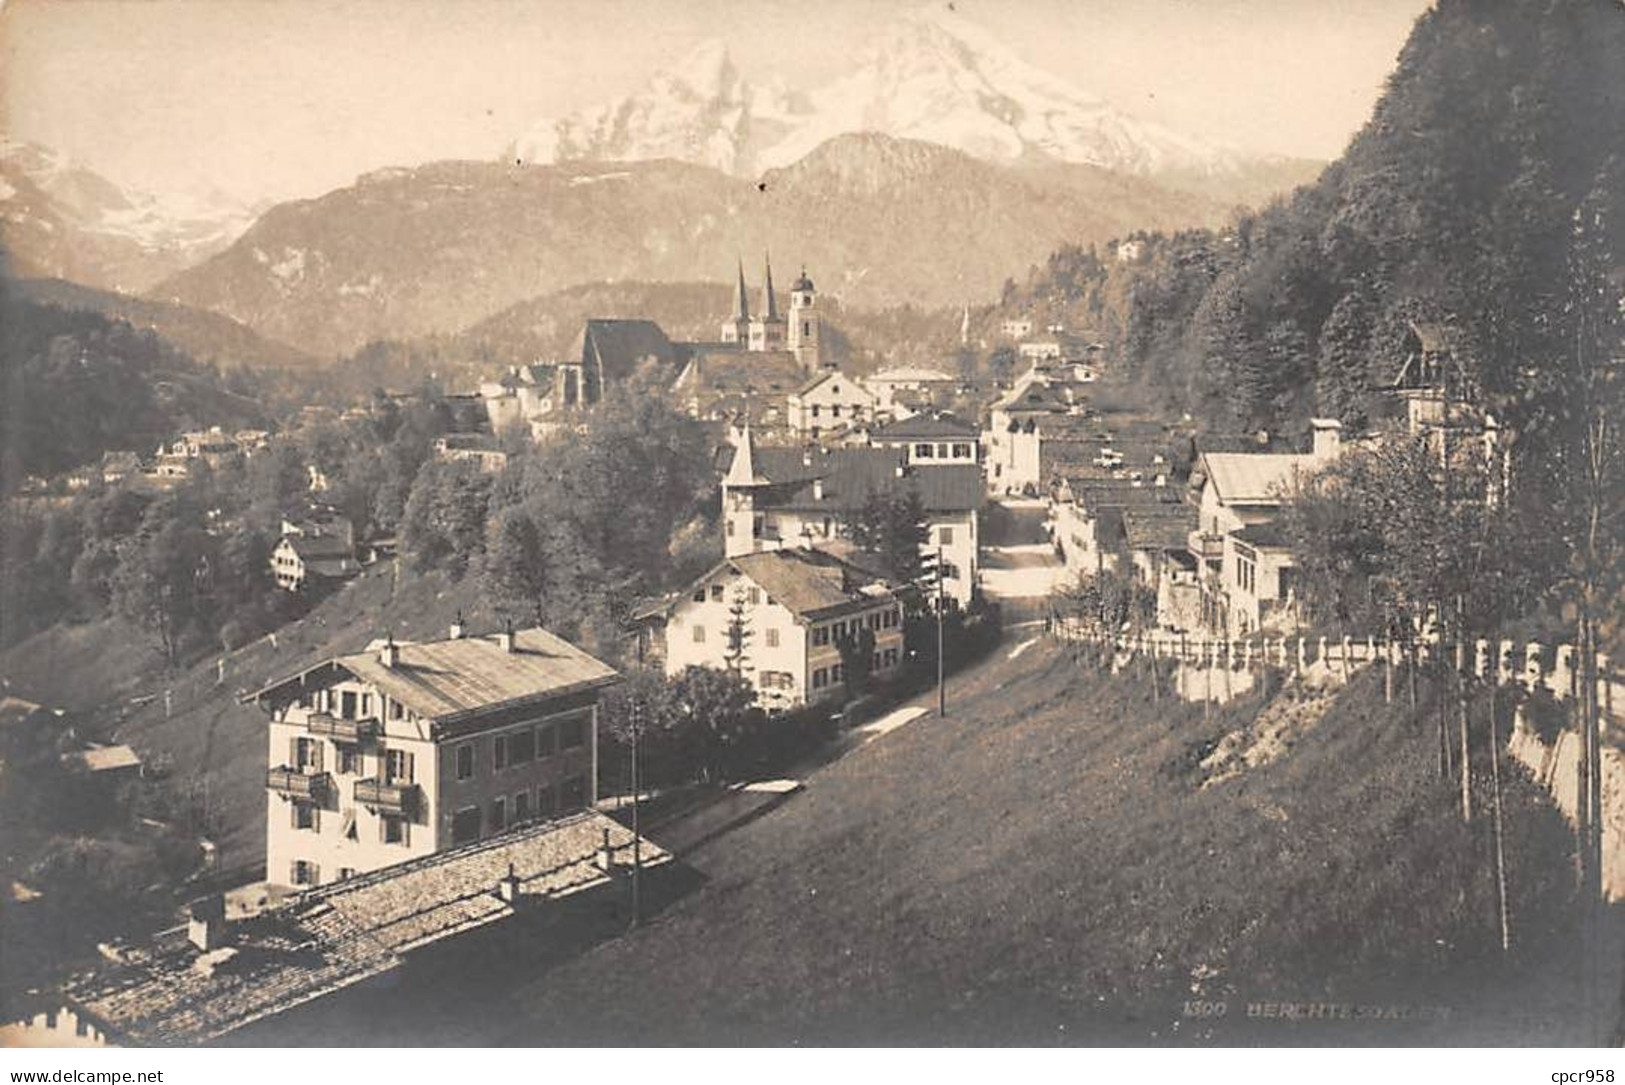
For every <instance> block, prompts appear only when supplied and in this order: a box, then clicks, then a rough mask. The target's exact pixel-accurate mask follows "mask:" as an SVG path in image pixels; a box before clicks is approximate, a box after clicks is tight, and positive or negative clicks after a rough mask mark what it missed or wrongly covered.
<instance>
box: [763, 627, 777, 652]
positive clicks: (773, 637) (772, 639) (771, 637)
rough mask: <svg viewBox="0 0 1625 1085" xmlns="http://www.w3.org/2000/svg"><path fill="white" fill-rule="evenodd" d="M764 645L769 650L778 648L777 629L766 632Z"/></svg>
mask: <svg viewBox="0 0 1625 1085" xmlns="http://www.w3.org/2000/svg"><path fill="white" fill-rule="evenodd" d="M766 644H767V646H768V647H769V648H777V647H778V646H779V631H778V630H777V629H769V630H768V631H767V635H766Z"/></svg>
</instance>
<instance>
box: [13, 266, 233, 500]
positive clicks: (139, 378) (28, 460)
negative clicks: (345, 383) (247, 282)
mask: <svg viewBox="0 0 1625 1085" xmlns="http://www.w3.org/2000/svg"><path fill="white" fill-rule="evenodd" d="M0 373H3V375H4V382H3V384H0V387H3V388H4V389H5V392H4V398H3V402H4V407H3V410H0V465H3V470H0V487H3V488H4V489H5V490H10V489H12V488H14V487H15V486H16V485H17V484H18V483H20V482H21V480H22V479H23V478H24V477H25V476H27V475H49V474H53V473H56V472H59V471H64V470H68V469H71V468H73V467H76V466H79V465H80V464H84V463H88V462H90V461H92V460H95V459H96V458H98V457H99V456H101V454H102V453H103V452H106V451H108V450H111V449H129V450H136V451H143V452H151V451H152V449H153V448H154V447H155V446H156V445H157V443H158V442H160V441H163V440H166V439H169V438H171V437H173V436H174V435H175V434H176V433H177V432H179V431H181V430H184V429H188V428H192V427H197V426H205V425H218V426H222V427H225V428H228V429H229V428H231V427H241V426H247V425H260V424H263V423H264V422H265V412H264V408H263V407H262V406H261V402H260V399H259V397H258V396H257V394H256V392H257V388H256V386H255V384H254V382H253V380H252V379H251V378H249V377H247V376H245V375H243V374H238V375H236V376H235V377H234V378H232V379H226V378H222V377H221V375H220V374H219V372H218V371H217V370H215V369H213V368H212V367H205V366H202V365H199V364H198V363H197V362H195V361H193V360H192V358H191V357H190V356H188V355H187V354H185V353H184V352H182V351H180V350H179V349H177V348H176V347H174V346H173V345H171V344H170V343H168V342H167V341H165V340H164V339H162V338H160V337H159V336H158V335H156V334H154V333H152V332H150V331H144V330H143V331H138V330H136V329H134V328H132V327H130V325H128V324H126V323H125V322H124V321H122V320H110V319H108V318H107V317H105V316H102V315H101V314H99V313H93V312H88V311H83V310H78V311H75V310H68V309H59V308H57V307H56V306H53V305H41V304H37V303H35V302H33V301H28V300H25V299H23V298H19V297H17V296H15V295H12V294H10V293H4V294H0Z"/></svg>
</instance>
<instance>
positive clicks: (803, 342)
mask: <svg viewBox="0 0 1625 1085" xmlns="http://www.w3.org/2000/svg"><path fill="white" fill-rule="evenodd" d="M721 338H722V342H724V343H726V344H728V345H730V346H736V347H740V348H743V349H744V350H745V351H747V352H749V353H752V354H767V353H773V352H778V351H788V352H789V353H791V354H793V355H794V356H795V359H796V362H797V364H799V365H800V366H801V369H802V372H804V373H807V374H809V375H810V374H813V373H816V372H817V371H818V370H819V369H820V368H822V353H821V351H820V349H819V339H820V327H819V313H818V295H817V290H816V289H815V288H814V286H813V281H812V279H810V278H808V277H807V269H806V268H802V269H801V274H800V275H798V276H797V277H796V281H795V282H794V283H793V284H792V285H791V287H790V311H789V313H788V314H785V313H782V312H780V310H779V300H778V297H777V295H776V294H775V293H774V292H773V261H772V259H771V258H764V260H763V270H762V300H761V304H760V305H759V306H758V307H757V310H756V312H755V313H752V312H751V309H750V288H749V286H747V285H746V283H745V263H744V261H743V260H741V261H740V262H739V285H738V288H737V290H736V291H735V295H734V310H733V313H732V314H731V315H730V316H729V317H728V319H727V320H724V321H723V322H722V336H721Z"/></svg>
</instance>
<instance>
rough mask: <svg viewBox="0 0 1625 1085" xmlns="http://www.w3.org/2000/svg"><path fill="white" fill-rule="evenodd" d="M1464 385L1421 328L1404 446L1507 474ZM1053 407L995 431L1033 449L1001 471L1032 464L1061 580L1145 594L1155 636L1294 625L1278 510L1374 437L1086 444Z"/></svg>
mask: <svg viewBox="0 0 1625 1085" xmlns="http://www.w3.org/2000/svg"><path fill="white" fill-rule="evenodd" d="M1464 380H1465V374H1464V373H1463V372H1462V371H1461V366H1460V361H1459V358H1458V357H1457V355H1456V353H1455V351H1454V350H1453V348H1452V346H1451V342H1450V336H1449V333H1448V331H1447V330H1446V329H1444V328H1441V327H1440V326H1437V325H1432V324H1418V325H1416V326H1414V327H1413V328H1412V329H1411V330H1410V334H1409V339H1408V349H1407V351H1406V361H1405V363H1404V365H1403V367H1402V368H1401V370H1400V372H1399V373H1398V374H1397V376H1396V378H1395V379H1394V381H1393V382H1392V383H1391V384H1390V385H1389V389H1390V391H1392V392H1393V393H1394V394H1396V395H1397V396H1398V397H1399V398H1400V399H1401V400H1402V401H1403V403H1404V405H1405V418H1404V422H1405V427H1404V428H1405V432H1407V433H1408V434H1410V435H1413V436H1420V437H1422V438H1423V439H1425V440H1426V441H1427V442H1428V443H1429V445H1430V446H1431V447H1433V448H1436V449H1439V450H1440V451H1441V453H1442V452H1443V451H1444V450H1445V449H1447V448H1457V449H1467V450H1471V451H1472V452H1473V454H1475V455H1477V454H1479V452H1480V451H1481V452H1482V454H1483V455H1485V456H1487V457H1490V458H1491V459H1492V460H1499V462H1501V463H1502V464H1503V468H1504V464H1505V455H1506V450H1505V448H1504V442H1503V441H1502V440H1501V435H1500V432H1499V428H1498V426H1497V423H1496V421H1495V419H1494V417H1493V416H1491V415H1489V414H1488V413H1487V412H1485V411H1483V410H1482V409H1480V408H1478V407H1476V406H1474V405H1473V404H1472V403H1471V402H1470V401H1469V400H1468V399H1467V398H1466V397H1464V396H1462V395H1461V393H1460V392H1459V391H1458V392H1457V395H1456V396H1455V397H1454V398H1452V396H1451V395H1450V394H1449V391H1448V390H1449V388H1450V387H1451V386H1452V384H1455V385H1456V386H1457V387H1458V388H1459V387H1461V386H1462V382H1463V381H1464ZM1008 398H1009V397H1007V399H1008ZM1050 398H1053V397H1049V396H1047V395H1040V396H1036V397H1035V396H1034V395H1031V394H1029V395H1028V396H1026V397H1024V398H1023V400H1022V404H1021V405H1022V407H1023V408H1028V410H1027V414H1032V415H1036V417H1035V418H1034V419H1033V421H1032V423H1031V429H1030V430H1029V429H1028V428H1027V423H1026V422H1021V423H1020V424H1019V425H1017V419H1016V418H1015V417H1012V416H1010V415H1009V412H1008V411H1006V415H1007V417H1011V421H1010V423H1009V425H1010V426H1011V427H1014V428H1013V429H1007V428H1006V427H1005V426H1001V425H995V426H994V431H995V432H996V433H1006V432H1010V433H1014V432H1015V431H1016V430H1017V429H1019V432H1020V438H1021V439H1023V440H1025V439H1026V438H1027V436H1028V434H1029V433H1031V435H1032V438H1033V439H1034V440H1035V442H1036V444H1037V446H1038V447H1037V448H1036V449H1035V450H1033V451H1031V452H1029V453H1027V454H1026V457H1025V458H1023V459H1019V460H1017V459H1016V458H1015V457H1014V456H1013V455H1012V457H1011V459H1010V460H1009V461H1007V462H1014V463H1019V464H1020V466H1019V467H1018V468H1016V470H1017V472H1018V475H1017V477H1018V478H1019V479H1020V480H1021V481H1022V482H1023V483H1024V484H1025V482H1026V479H1027V475H1026V474H1024V473H1021V472H1024V471H1026V470H1028V469H1029V468H1030V466H1031V463H1032V461H1033V460H1034V459H1036V461H1037V471H1038V473H1039V475H1040V477H1041V478H1042V479H1043V480H1044V485H1045V487H1046V488H1047V491H1048V498H1049V501H1050V504H1051V510H1052V512H1051V525H1052V530H1053V535H1054V542H1055V546H1056V550H1057V552H1058V553H1059V554H1060V555H1061V557H1062V558H1063V559H1064V561H1065V563H1066V566H1067V570H1068V573H1069V575H1071V576H1074V577H1075V576H1078V575H1084V574H1092V573H1098V572H1100V571H1102V570H1108V569H1109V570H1113V571H1118V572H1121V573H1124V574H1127V575H1131V576H1133V577H1134V578H1135V579H1136V580H1138V581H1139V582H1141V583H1142V584H1144V585H1145V586H1146V587H1147V588H1148V589H1149V590H1150V591H1151V592H1154V593H1155V596H1156V599H1157V616H1156V620H1157V624H1158V625H1159V626H1160V627H1162V628H1164V629H1170V630H1198V629H1205V630H1211V631H1215V632H1222V633H1225V634H1226V635H1246V634H1249V633H1253V632H1256V631H1259V630H1281V629H1286V628H1290V627H1291V626H1292V625H1294V624H1296V622H1297V621H1298V619H1299V614H1298V611H1297V602H1298V597H1299V593H1298V591H1297V587H1298V584H1297V570H1296V569H1295V567H1294V561H1293V556H1292V545H1291V540H1290V539H1289V538H1288V537H1287V536H1286V533H1285V531H1284V530H1283V528H1282V526H1281V524H1280V522H1279V518H1280V513H1281V509H1282V506H1283V505H1284V503H1285V502H1286V501H1287V499H1288V498H1289V497H1290V494H1291V493H1292V491H1293V490H1294V489H1295V488H1296V487H1297V486H1298V485H1300V484H1301V483H1302V481H1303V480H1305V479H1306V478H1307V477H1308V476H1310V475H1312V474H1313V473H1315V472H1317V471H1319V470H1321V469H1322V468H1324V467H1325V466H1326V465H1328V464H1330V463H1331V462H1332V461H1334V460H1335V459H1337V457H1338V456H1339V455H1341V454H1342V453H1343V452H1344V450H1345V449H1346V448H1348V447H1350V446H1351V445H1354V444H1369V443H1372V442H1375V441H1377V440H1380V439H1381V438H1380V437H1379V436H1378V435H1374V434H1372V435H1363V436H1361V437H1359V438H1357V439H1355V440H1352V441H1351V440H1345V438H1344V435H1343V432H1342V429H1343V427H1342V425H1341V424H1340V423H1339V422H1338V421H1337V420H1335V419H1327V418H1317V419H1311V421H1310V424H1309V430H1310V432H1309V433H1308V434H1307V435H1306V437H1305V438H1304V439H1302V440H1299V441H1291V442H1283V441H1280V440H1278V439H1273V438H1272V437H1271V436H1270V435H1268V434H1265V433H1260V434H1256V435H1248V436H1224V435H1211V434H1201V435H1194V434H1193V435H1185V434H1181V433H1179V432H1177V431H1174V430H1165V429H1163V428H1162V427H1160V426H1158V425H1155V424H1151V423H1132V422H1131V423H1128V424H1126V425H1121V426H1113V427H1112V429H1111V431H1110V432H1108V431H1107V430H1106V429H1104V428H1100V429H1096V430H1095V431H1094V432H1091V427H1090V424H1089V423H1088V422H1087V421H1085V422H1084V423H1083V424H1082V425H1081V426H1079V427H1076V428H1069V427H1068V425H1067V424H1066V423H1065V422H1063V421H1061V420H1062V419H1065V418H1067V417H1068V415H1067V412H1066V410H1065V409H1064V408H1063V407H1062V406H1061V405H1060V404H1058V403H1051V402H1047V400H1048V399H1050ZM991 436H992V435H990V448H991V447H993V441H992V439H991ZM1012 440H1013V439H1012ZM1181 445H1187V446H1188V447H1189V450H1190V463H1189V469H1188V473H1185V472H1182V471H1180V470H1179V468H1180V464H1179V463H1178V460H1179V459H1181V458H1182V457H1181V455H1180V452H1179V446H1181ZM1011 447H1012V448H1015V447H1023V448H1024V447H1025V446H1017V445H1014V444H1012V445H1011ZM1181 474H1185V481H1184V483H1183V484H1179V483H1178V481H1177V480H1178V478H1179V476H1180V475H1181Z"/></svg>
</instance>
